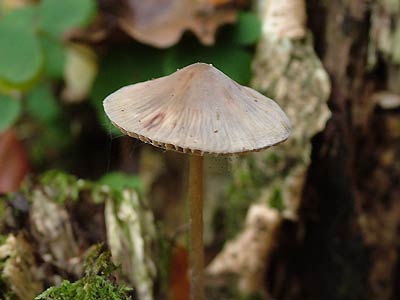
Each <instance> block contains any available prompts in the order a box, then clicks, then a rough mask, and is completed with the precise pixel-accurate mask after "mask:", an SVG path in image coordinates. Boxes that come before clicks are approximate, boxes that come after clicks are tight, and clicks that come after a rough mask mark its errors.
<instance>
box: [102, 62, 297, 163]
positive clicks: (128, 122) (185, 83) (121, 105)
mask: <svg viewBox="0 0 400 300" xmlns="http://www.w3.org/2000/svg"><path fill="white" fill-rule="evenodd" d="M103 105H104V110H105V112H106V114H107V116H108V117H109V118H110V120H111V122H112V123H113V124H114V125H115V126H116V127H118V128H119V129H120V130H121V131H122V132H124V133H125V134H127V135H129V136H131V137H135V138H138V139H140V140H142V141H143V142H146V143H150V144H152V145H154V146H156V147H160V148H164V149H167V150H175V151H178V152H184V153H192V154H197V155H203V154H204V153H210V154H217V155H218V154H220V155H223V154H239V153H245V152H251V151H259V150H261V149H264V148H267V147H270V146H273V145H275V144H278V143H280V142H282V141H284V140H286V139H287V137H288V136H289V133H290V122H289V120H288V118H287V116H286V115H285V113H284V112H283V111H282V110H281V109H280V107H279V106H278V104H276V103H275V102H274V101H273V100H271V99H269V98H267V97H265V96H263V95H262V94H260V93H258V92H257V91H255V90H253V89H251V88H248V87H245V86H242V85H240V84H238V83H236V82H235V81H233V80H232V79H230V78H229V77H228V76H226V75H225V74H224V73H222V72H221V71H219V70H218V69H216V68H214V67H213V66H212V65H208V64H204V63H196V64H193V65H190V66H187V67H185V68H183V69H181V70H178V71H176V72H175V73H173V74H171V75H169V76H165V77H161V78H158V79H154V80H149V81H146V82H141V83H137V84H134V85H129V86H126V87H123V88H121V89H119V90H117V91H116V92H114V93H112V94H111V95H109V96H108V97H107V98H106V99H105V100H104V103H103Z"/></svg>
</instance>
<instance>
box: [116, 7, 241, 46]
mask: <svg viewBox="0 0 400 300" xmlns="http://www.w3.org/2000/svg"><path fill="white" fill-rule="evenodd" d="M116 14H117V16H118V22H119V25H120V26H121V28H122V29H123V30H124V31H125V32H127V33H128V34H129V35H130V36H132V37H133V38H134V39H136V40H138V41H140V42H142V43H145V44H149V45H151V46H155V47H159V48H166V47H170V46H172V45H174V44H176V43H177V42H178V41H179V39H180V38H181V36H182V34H183V32H184V31H186V30H190V31H192V32H193V33H194V34H195V35H196V36H197V37H198V38H199V40H200V41H201V42H202V43H203V44H205V45H212V44H213V43H214V41H215V33H216V31H217V29H218V27H220V26H221V25H223V24H228V23H234V22H235V20H236V10H235V9H233V8H222V7H221V8H216V7H215V6H214V5H212V4H211V3H210V1H209V0H164V1H160V0H146V1H143V0H124V1H121V5H120V6H119V7H118V10H117V12H116Z"/></svg>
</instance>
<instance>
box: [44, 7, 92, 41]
mask: <svg viewBox="0 0 400 300" xmlns="http://www.w3.org/2000/svg"><path fill="white" fill-rule="evenodd" d="M39 8H40V26H41V29H42V30H43V31H45V32H48V33H50V34H51V35H53V36H60V35H61V34H63V33H64V32H65V31H67V30H69V29H72V28H75V27H80V26H84V25H86V24H88V23H89V22H90V21H91V19H92V17H93V16H94V15H95V13H96V2H95V1H94V0H62V1H60V0H42V1H41V2H40V5H39Z"/></svg>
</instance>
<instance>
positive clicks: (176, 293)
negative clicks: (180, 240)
mask: <svg viewBox="0 0 400 300" xmlns="http://www.w3.org/2000/svg"><path fill="white" fill-rule="evenodd" d="M188 271H189V262H188V253H187V251H186V249H185V248H184V247H182V246H180V245H178V244H176V245H175V246H174V250H173V253H172V261H171V268H170V285H171V295H172V300H189V298H190V297H189V292H190V283H189V276H188Z"/></svg>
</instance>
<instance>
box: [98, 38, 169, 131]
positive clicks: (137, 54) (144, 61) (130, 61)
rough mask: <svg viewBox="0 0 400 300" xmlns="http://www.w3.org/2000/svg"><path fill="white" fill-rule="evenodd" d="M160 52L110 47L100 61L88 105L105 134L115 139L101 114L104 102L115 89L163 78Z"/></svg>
mask: <svg viewBox="0 0 400 300" xmlns="http://www.w3.org/2000/svg"><path fill="white" fill-rule="evenodd" d="M164 53H165V52H163V51H161V50H158V49H154V48H150V47H146V46H143V45H139V44H132V45H130V46H125V45H124V46H122V47H112V48H111V49H110V51H109V52H108V53H107V54H106V55H105V57H104V58H103V59H102V61H101V65H100V69H99V72H98V74H97V77H96V79H95V81H94V83H93V88H92V91H91V103H92V105H93V106H94V108H95V109H96V110H97V112H98V114H99V119H100V122H101V123H102V125H103V127H104V128H105V130H107V131H110V133H112V134H115V135H118V134H120V131H119V130H118V129H116V128H115V127H114V126H113V125H111V122H110V121H109V120H108V118H107V116H106V115H105V113H104V110H103V100H104V99H105V98H106V97H107V96H108V95H109V94H111V93H112V92H115V91H116V90H117V89H119V88H121V87H123V86H125V85H128V84H133V83H137V82H141V81H145V80H149V79H152V78H156V77H160V76H162V75H164V73H163V69H162V61H163V58H164Z"/></svg>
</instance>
